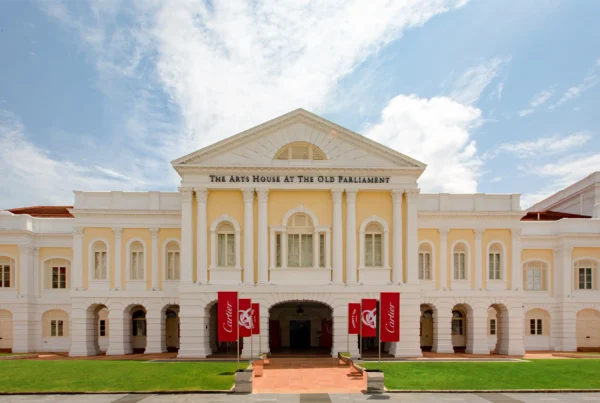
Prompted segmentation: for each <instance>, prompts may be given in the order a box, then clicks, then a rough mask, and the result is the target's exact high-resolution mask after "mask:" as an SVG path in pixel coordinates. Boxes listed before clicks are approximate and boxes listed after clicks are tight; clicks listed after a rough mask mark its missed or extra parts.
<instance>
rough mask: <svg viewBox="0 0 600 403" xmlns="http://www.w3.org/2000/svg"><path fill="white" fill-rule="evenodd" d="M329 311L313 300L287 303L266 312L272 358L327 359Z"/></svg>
mask: <svg viewBox="0 0 600 403" xmlns="http://www.w3.org/2000/svg"><path fill="white" fill-rule="evenodd" d="M332 329H333V319H332V310H331V308H330V307H328V306H327V305H325V304H323V303H320V302H314V301H290V302H283V303H281V304H277V305H275V306H273V307H271V309H270V310H269V350H270V351H271V353H272V354H274V355H286V354H290V355H301V356H304V355H310V356H315V355H323V356H330V355H331V348H332V346H333V336H332V334H333V331H332Z"/></svg>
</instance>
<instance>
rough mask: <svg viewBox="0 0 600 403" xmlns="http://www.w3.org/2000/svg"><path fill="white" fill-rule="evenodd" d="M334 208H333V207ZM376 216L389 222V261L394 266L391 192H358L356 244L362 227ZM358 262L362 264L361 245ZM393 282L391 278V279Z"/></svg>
mask: <svg viewBox="0 0 600 403" xmlns="http://www.w3.org/2000/svg"><path fill="white" fill-rule="evenodd" d="M332 208H333V207H332ZM373 215H376V216H377V217H379V218H381V219H383V220H385V222H387V225H388V228H389V230H390V232H389V250H388V261H389V264H390V267H391V266H392V249H393V248H392V240H393V239H394V238H393V236H394V235H393V204H392V195H391V194H390V193H389V192H358V193H357V196H356V242H357V243H358V242H361V239H360V226H361V225H362V223H363V221H364V220H366V219H367V218H369V217H371V216H373ZM356 262H357V264H359V263H360V245H359V244H357V245H356ZM390 275H391V273H390ZM357 278H358V277H357ZM390 280H391V278H390Z"/></svg>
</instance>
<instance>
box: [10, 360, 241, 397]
mask: <svg viewBox="0 0 600 403" xmlns="http://www.w3.org/2000/svg"><path fill="white" fill-rule="evenodd" d="M243 365H244V368H245V366H246V365H247V363H244V364H243ZM236 368H237V364H236V363H235V362H173V363H153V362H144V361H108V360H106V361H104V360H103V361H86V360H77V361H75V360H73V361H69V360H56V361H34V360H10V361H0V373H1V374H2V376H1V377H0V391H1V392H61V391H62V392H64V391H70V392H122V391H160V390H200V389H203V390H206V389H210V390H228V389H230V388H231V387H232V386H233V382H234V373H235V370H236Z"/></svg>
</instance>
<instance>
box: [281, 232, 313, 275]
mask: <svg viewBox="0 0 600 403" xmlns="http://www.w3.org/2000/svg"><path fill="white" fill-rule="evenodd" d="M287 252H288V256H287V259H288V267H312V266H313V236H312V234H288V250H287Z"/></svg>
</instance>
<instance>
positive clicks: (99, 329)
mask: <svg viewBox="0 0 600 403" xmlns="http://www.w3.org/2000/svg"><path fill="white" fill-rule="evenodd" d="M86 321H88V324H87V326H86V329H87V332H86V339H87V340H88V342H89V341H91V343H92V345H93V348H92V349H91V352H90V355H94V354H105V353H106V352H107V351H108V345H109V335H108V332H109V321H108V308H107V307H106V305H103V304H94V305H91V306H90V307H89V308H88V309H87V317H86Z"/></svg>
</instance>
